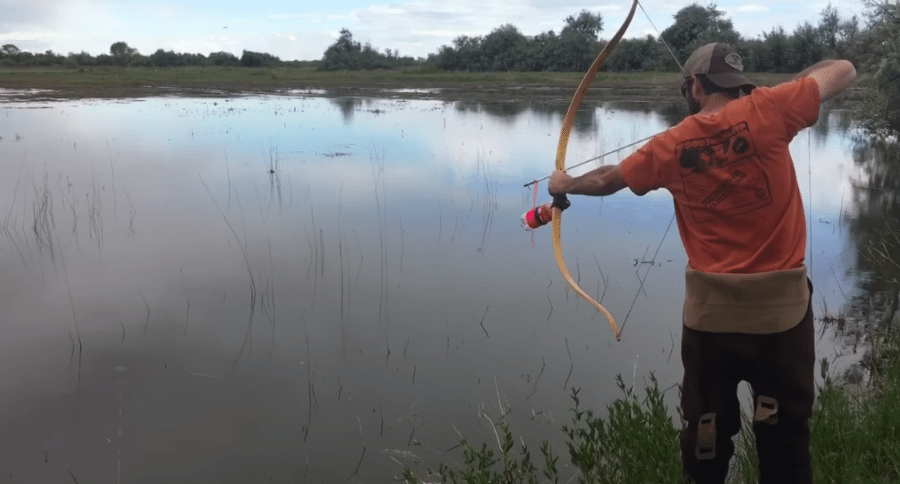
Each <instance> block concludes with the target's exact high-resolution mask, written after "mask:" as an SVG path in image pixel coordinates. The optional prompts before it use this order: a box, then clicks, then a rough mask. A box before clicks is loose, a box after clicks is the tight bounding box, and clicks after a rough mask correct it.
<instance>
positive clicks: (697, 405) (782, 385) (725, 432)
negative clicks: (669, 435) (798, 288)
mask: <svg viewBox="0 0 900 484" xmlns="http://www.w3.org/2000/svg"><path fill="white" fill-rule="evenodd" d="M807 283H808V281H807ZM808 284H809V283H808ZM809 290H810V293H811V292H812V284H809ZM681 358H682V362H683V363H684V383H683V388H682V397H681V407H682V410H683V412H684V419H685V420H686V421H687V427H686V428H685V429H684V430H683V431H682V434H681V458H682V462H683V464H684V474H685V482H696V483H697V484H710V483H714V484H720V483H723V482H725V478H726V476H727V474H728V465H729V461H730V460H731V457H732V455H733V454H734V444H733V442H732V437H733V436H734V435H736V434H737V433H738V431H739V430H740V428H741V408H740V403H739V402H738V398H737V386H738V384H739V383H740V382H741V381H742V380H743V381H747V382H748V383H750V386H751V387H752V392H753V402H754V406H755V408H754V415H753V431H754V433H755V435H756V446H757V449H758V451H757V452H758V455H759V472H760V484H773V483H791V484H809V483H812V465H811V456H810V450H809V418H810V416H811V415H812V408H813V400H814V398H815V381H814V367H815V331H814V329H813V314H812V303H811V299H810V303H808V304H807V310H806V315H805V316H804V317H803V319H802V320H801V321H800V323H799V324H797V325H796V326H794V327H792V328H791V329H788V330H786V331H783V332H779V333H771V334H745V333H723V332H708V331H698V330H695V329H691V328H689V327H687V326H685V327H684V333H683V335H682V341H681Z"/></svg>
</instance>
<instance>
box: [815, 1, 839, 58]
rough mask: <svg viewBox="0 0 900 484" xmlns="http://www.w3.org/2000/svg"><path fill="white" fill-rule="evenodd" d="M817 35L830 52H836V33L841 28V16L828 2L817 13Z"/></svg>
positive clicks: (837, 33)
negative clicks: (818, 18)
mask: <svg viewBox="0 0 900 484" xmlns="http://www.w3.org/2000/svg"><path fill="white" fill-rule="evenodd" d="M819 17H820V20H819V36H820V38H821V39H822V42H823V43H824V44H825V46H826V47H827V48H828V52H829V53H830V54H832V55H833V54H834V53H835V52H837V47H838V35H839V32H840V30H841V16H840V15H839V14H838V11H837V9H836V8H834V7H832V6H831V4H830V3H829V4H828V6H827V7H825V8H824V9H823V10H822V12H821V13H819Z"/></svg>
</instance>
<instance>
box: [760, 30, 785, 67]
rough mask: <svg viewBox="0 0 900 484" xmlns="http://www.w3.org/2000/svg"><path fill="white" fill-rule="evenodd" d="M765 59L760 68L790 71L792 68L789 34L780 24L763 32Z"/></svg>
mask: <svg viewBox="0 0 900 484" xmlns="http://www.w3.org/2000/svg"><path fill="white" fill-rule="evenodd" d="M763 39H764V40H763V46H764V47H765V50H764V61H763V62H762V63H761V64H760V65H759V66H758V70H761V71H768V72H788V70H790V69H791V65H790V64H791V60H790V59H791V53H790V45H789V40H788V36H787V34H785V33H784V29H783V28H782V27H781V26H780V25H779V26H778V27H772V30H770V31H768V32H766V33H764V34H763Z"/></svg>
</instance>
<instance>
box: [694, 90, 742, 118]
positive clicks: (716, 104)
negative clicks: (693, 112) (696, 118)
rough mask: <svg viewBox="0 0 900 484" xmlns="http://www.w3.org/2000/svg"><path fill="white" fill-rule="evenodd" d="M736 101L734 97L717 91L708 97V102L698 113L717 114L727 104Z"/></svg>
mask: <svg viewBox="0 0 900 484" xmlns="http://www.w3.org/2000/svg"><path fill="white" fill-rule="evenodd" d="M731 101H734V99H732V98H730V97H728V96H726V95H725V94H722V93H720V92H717V93H715V94H713V95H711V96H708V97H707V98H706V102H705V103H703V107H702V108H701V109H700V112H699V113H697V114H715V113H717V112H719V111H721V110H722V108H724V107H725V105H726V104H728V103H730V102H731Z"/></svg>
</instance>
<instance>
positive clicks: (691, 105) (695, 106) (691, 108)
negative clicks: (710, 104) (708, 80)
mask: <svg viewBox="0 0 900 484" xmlns="http://www.w3.org/2000/svg"><path fill="white" fill-rule="evenodd" d="M684 100H685V101H687V107H688V112H690V113H691V114H697V113H699V112H700V100H699V99H697V98H695V97H694V93H692V92H691V91H687V92H686V93H685V95H684Z"/></svg>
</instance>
